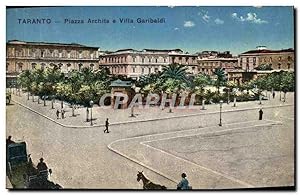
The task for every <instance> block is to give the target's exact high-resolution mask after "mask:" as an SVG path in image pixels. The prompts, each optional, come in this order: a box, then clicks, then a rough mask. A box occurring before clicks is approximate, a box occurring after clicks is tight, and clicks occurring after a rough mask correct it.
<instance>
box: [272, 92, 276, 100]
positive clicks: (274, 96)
mask: <svg viewBox="0 0 300 195" xmlns="http://www.w3.org/2000/svg"><path fill="white" fill-rule="evenodd" d="M272 96H273V99H274V98H275V91H273V94H272Z"/></svg>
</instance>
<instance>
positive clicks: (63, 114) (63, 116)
mask: <svg viewBox="0 0 300 195" xmlns="http://www.w3.org/2000/svg"><path fill="white" fill-rule="evenodd" d="M65 113H66V111H65V110H64V109H61V110H60V111H59V110H58V109H57V110H56V118H57V119H59V114H61V118H62V119H64V118H65V117H66V116H65Z"/></svg>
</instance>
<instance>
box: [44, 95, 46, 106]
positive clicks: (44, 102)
mask: <svg viewBox="0 0 300 195" xmlns="http://www.w3.org/2000/svg"><path fill="white" fill-rule="evenodd" d="M43 99H44V106H46V96H45V95H44V96H43Z"/></svg>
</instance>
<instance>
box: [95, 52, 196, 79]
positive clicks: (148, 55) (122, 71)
mask: <svg viewBox="0 0 300 195" xmlns="http://www.w3.org/2000/svg"><path fill="white" fill-rule="evenodd" d="M172 63H178V64H182V65H186V66H187V67H188V71H189V72H190V73H196V69H197V55H191V54H187V53H183V51H182V50H180V49H173V50H157V49H143V50H142V51H138V50H134V49H122V50H118V51H115V52H108V53H103V54H101V55H100V57H99V66H100V67H105V68H108V69H109V70H110V72H111V73H112V74H116V75H124V76H127V77H130V78H133V79H139V77H140V76H142V75H145V74H150V73H154V72H158V71H161V70H162V67H163V66H166V65H168V64H172Z"/></svg>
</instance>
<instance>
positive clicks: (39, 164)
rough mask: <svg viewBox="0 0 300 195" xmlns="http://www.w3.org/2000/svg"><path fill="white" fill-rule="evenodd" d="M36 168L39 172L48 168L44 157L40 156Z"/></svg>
mask: <svg viewBox="0 0 300 195" xmlns="http://www.w3.org/2000/svg"><path fill="white" fill-rule="evenodd" d="M36 167H37V169H38V171H39V172H41V171H45V170H47V169H48V167H47V165H46V163H45V162H44V159H43V158H40V162H39V163H38V164H37V166H36Z"/></svg>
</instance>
